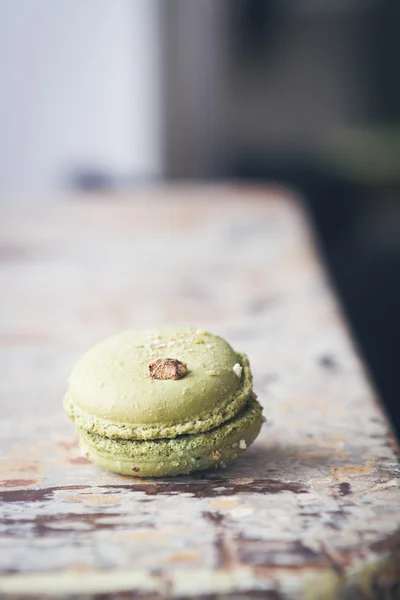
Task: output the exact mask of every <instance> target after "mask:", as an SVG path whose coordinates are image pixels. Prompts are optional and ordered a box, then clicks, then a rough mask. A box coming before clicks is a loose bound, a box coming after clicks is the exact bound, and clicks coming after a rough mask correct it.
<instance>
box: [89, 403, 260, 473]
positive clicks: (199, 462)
mask: <svg viewBox="0 0 400 600" xmlns="http://www.w3.org/2000/svg"><path fill="white" fill-rule="evenodd" d="M261 413H262V407H261V405H260V404H259V402H258V401H257V399H256V397H255V396H254V395H253V394H251V395H250V397H249V399H248V402H247V404H246V406H245V407H243V408H242V409H241V410H240V411H239V412H238V413H237V414H236V415H235V416H234V417H233V418H231V419H230V420H228V421H226V422H224V423H223V424H221V425H219V426H217V427H214V428H213V429H211V430H210V431H207V432H202V433H196V434H186V435H179V436H177V437H174V438H170V439H153V440H142V441H140V440H128V439H110V438H108V437H106V436H102V435H99V434H97V433H93V432H89V431H87V430H85V429H81V428H79V427H78V434H79V437H80V443H81V446H82V448H83V452H84V454H86V455H87V456H88V458H89V459H90V460H92V461H93V462H94V463H96V464H98V465H99V466H101V467H103V468H105V469H108V470H110V471H113V472H116V473H121V474H124V475H134V476H139V477H140V476H142V477H146V476H148V475H151V476H168V475H176V474H183V473H189V472H191V471H197V470H202V469H207V468H210V467H213V466H217V465H219V464H220V465H222V466H223V467H224V466H225V463H226V462H227V461H229V460H232V459H235V458H237V457H238V456H239V455H240V454H243V452H244V451H245V450H246V448H247V447H248V446H250V444H252V443H253V441H254V440H255V439H256V437H257V435H258V434H259V431H260V429H261V425H262V414H261Z"/></svg>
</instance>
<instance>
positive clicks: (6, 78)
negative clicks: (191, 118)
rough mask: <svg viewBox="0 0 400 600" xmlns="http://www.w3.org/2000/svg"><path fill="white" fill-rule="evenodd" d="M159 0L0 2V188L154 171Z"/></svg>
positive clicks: (157, 163) (157, 162)
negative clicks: (81, 170)
mask: <svg viewBox="0 0 400 600" xmlns="http://www.w3.org/2000/svg"><path fill="white" fill-rule="evenodd" d="M158 2H159V0H0V192H4V191H9V190H10V191H11V190H20V189H29V190H42V189H44V190H46V189H52V188H56V187H57V186H60V185H62V184H63V182H64V181H65V177H66V176H68V174H69V173H70V172H71V171H72V170H73V169H74V168H75V167H87V166H89V167H92V168H106V169H108V170H111V171H112V172H113V173H114V174H116V175H118V174H130V175H132V174H133V175H139V176H148V175H150V176H151V175H154V174H156V175H157V174H159V173H160V172H161V170H162V158H161V149H162V143H161V122H160V120H161V112H160V94H161V89H160V41H159V40H160V16H159V14H160V13H159V9H160V7H159V4H158Z"/></svg>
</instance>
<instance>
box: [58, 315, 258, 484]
mask: <svg viewBox="0 0 400 600" xmlns="http://www.w3.org/2000/svg"><path fill="white" fill-rule="evenodd" d="M64 408H65V411H66V413H67V415H68V416H69V417H70V418H71V419H72V420H73V421H74V422H75V425H76V428H77V433H78V436H79V439H80V444H81V450H82V453H83V454H84V455H86V456H87V458H88V459H89V460H91V461H92V462H93V463H95V464H97V465H99V466H100V467H103V468H105V469H107V470H109V471H113V472H115V473H120V474H123V475H131V476H138V477H161V476H171V475H179V474H187V473H190V472H192V471H199V470H202V469H208V468H210V467H215V466H222V467H225V466H226V464H227V462H228V461H230V460H233V459H236V458H237V457H239V456H240V455H241V454H242V453H243V452H244V451H245V450H246V448H248V447H249V446H250V445H251V444H252V443H253V442H254V440H255V439H256V437H257V436H258V434H259V432H260V429H261V425H262V422H263V417H262V408H261V405H260V404H259V402H258V401H257V399H256V396H255V394H254V392H253V387H252V375H251V370H250V366H249V361H248V359H247V356H246V355H245V354H239V353H237V352H235V351H234V350H233V349H232V348H231V346H230V345H229V344H228V343H227V342H226V341H225V340H224V339H222V338H221V337H219V336H216V335H214V334H212V333H209V332H206V331H204V330H203V329H196V328H194V327H179V326H165V327H158V328H154V329H143V330H129V331H125V332H123V333H120V334H118V335H114V336H112V337H109V338H107V339H106V340H104V341H102V342H100V343H99V344H97V345H95V346H93V347H92V348H91V349H90V350H89V351H88V352H86V354H84V355H83V357H82V358H81V359H80V360H79V361H78V363H77V364H76V366H75V367H74V369H73V371H72V373H71V376H70V379H69V389H68V392H67V394H66V396H65V398H64Z"/></svg>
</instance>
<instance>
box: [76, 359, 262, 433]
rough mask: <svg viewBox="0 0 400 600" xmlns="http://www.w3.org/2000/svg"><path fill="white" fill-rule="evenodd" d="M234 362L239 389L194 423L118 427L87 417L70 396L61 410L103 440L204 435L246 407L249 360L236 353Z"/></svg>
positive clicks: (207, 410) (198, 415)
mask: <svg viewBox="0 0 400 600" xmlns="http://www.w3.org/2000/svg"><path fill="white" fill-rule="evenodd" d="M236 359H237V363H238V364H240V366H241V367H242V372H241V376H240V382H239V387H238V388H237V389H236V390H235V391H234V393H233V394H232V395H230V396H228V397H227V398H224V399H223V400H220V401H219V403H218V405H217V406H215V407H214V409H213V410H212V412H211V413H210V408H209V407H208V406H207V408H206V410H204V411H199V412H198V414H197V415H196V419H192V418H191V419H188V420H186V421H185V420H184V421H181V422H178V423H176V422H174V421H173V419H172V418H171V420H170V422H164V423H162V424H157V425H155V424H151V423H137V422H135V423H134V424H133V423H127V422H125V423H124V422H122V423H120V422H117V421H115V420H110V419H104V418H101V417H99V416H96V415H93V414H89V413H88V412H86V411H85V410H84V409H83V408H82V407H81V406H79V404H77V402H74V400H73V397H72V395H71V393H70V392H69V393H67V394H66V396H65V398H64V410H65V412H66V413H67V415H68V416H69V418H70V419H72V420H73V421H75V423H76V426H77V427H78V428H79V429H80V430H85V431H88V432H90V433H94V434H98V435H100V436H105V437H106V438H109V439H127V440H134V439H136V440H151V439H154V440H155V439H163V438H175V437H177V436H179V435H184V434H197V433H202V432H206V431H209V430H210V429H213V428H215V427H218V426H219V425H221V423H224V422H225V421H228V420H230V419H232V417H234V416H235V415H236V414H237V413H238V412H239V411H240V410H241V409H242V408H243V407H244V406H245V404H246V402H247V401H248V399H249V397H250V396H251V394H252V384H253V379H252V374H251V371H250V366H249V361H248V358H247V356H246V355H245V354H238V353H237V354H236ZM206 377H210V378H214V376H213V375H206ZM216 380H217V379H216ZM156 385H157V383H156Z"/></svg>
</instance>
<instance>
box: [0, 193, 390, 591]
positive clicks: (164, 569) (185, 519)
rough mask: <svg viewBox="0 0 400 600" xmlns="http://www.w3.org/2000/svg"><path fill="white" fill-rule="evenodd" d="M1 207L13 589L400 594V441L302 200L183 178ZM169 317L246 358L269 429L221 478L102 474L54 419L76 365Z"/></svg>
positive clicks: (8, 559)
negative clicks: (118, 337) (103, 343)
mask: <svg viewBox="0 0 400 600" xmlns="http://www.w3.org/2000/svg"><path fill="white" fill-rule="evenodd" d="M2 213H3V214H2V225H1V227H2V232H1V245H0V259H1V262H0V274H1V280H2V297H1V305H2V311H1V313H2V317H1V318H2V322H1V335H0V342H1V344H0V351H1V356H0V364H1V369H2V376H1V381H0V386H1V414H2V419H1V423H0V438H1V448H2V449H1V460H0V479H1V482H0V485H1V491H0V500H1V512H0V533H1V538H0V568H1V576H0V596H1V597H24V596H35V597H37V598H43V597H44V596H45V595H46V597H52V596H58V595H64V596H68V597H72V596H74V595H79V597H92V598H94V597H95V598H96V599H97V598H101V597H104V596H103V594H104V595H107V594H108V593H112V594H114V595H113V597H124V598H125V597H131V596H132V597H142V596H143V597H149V598H159V597H181V596H182V597H207V598H213V597H217V596H218V597H223V598H247V597H248V598H252V597H261V598H271V599H274V600H275V599H279V598H302V597H304V598H309V599H317V598H320V599H324V600H325V599H329V598H336V597H338V598H341V599H345V598H346V599H349V598H357V599H361V598H398V597H399V596H398V594H399V593H400V592H399V589H400V576H399V571H400V562H399V551H400V535H399V525H400V508H399V504H400V491H399V480H398V473H399V472H398V465H397V459H396V453H397V451H398V448H397V445H396V441H395V439H394V438H393V435H392V434H391V432H390V428H389V426H388V422H387V420H386V417H385V415H384V414H383V411H382V408H381V406H380V404H379V402H378V401H377V399H376V397H375V394H374V392H373V391H372V389H371V385H370V383H369V382H368V380H367V377H366V374H365V371H364V369H363V365H362V363H361V362H360V359H359V357H358V355H357V352H356V350H355V348H354V345H353V343H352V341H351V339H350V337H349V333H348V329H347V328H346V325H345V323H344V321H343V317H342V315H341V314H340V310H339V308H338V304H337V301H336V299H335V296H334V294H333V293H332V288H331V286H330V283H329V280H328V278H327V275H326V273H325V271H324V269H323V268H322V266H321V263H320V262H319V259H318V257H317V256H316V253H315V246H314V243H313V240H312V236H311V235H310V229H309V224H308V222H307V218H306V216H305V214H304V212H303V210H302V208H301V205H300V203H299V202H298V200H296V198H294V197H291V196H290V195H289V194H287V193H286V192H283V191H281V190H266V189H260V188H259V189H257V188H252V189H249V188H242V189H240V188H230V187H221V188H219V187H214V188H213V187H193V188H185V187H177V188H165V189H164V188H162V189H160V190H142V191H135V192H132V193H121V194H116V195H109V196H107V195H105V196H102V197H100V196H99V197H95V196H86V197H79V198H63V199H58V200H52V201H33V200H32V202H29V203H28V202H25V203H18V202H14V203H13V204H9V205H8V204H5V205H4V204H3V209H2ZM170 322H177V323H193V324H195V325H199V326H201V327H206V328H209V329H211V330H213V331H215V332H216V333H220V334H222V335H223V336H225V337H226V338H227V339H228V340H230V342H231V343H232V344H233V345H234V347H235V348H238V349H240V350H243V351H245V352H247V353H248V354H249V356H250V359H251V363H252V367H253V371H254V376H255V389H256V391H257V393H258V394H259V397H260V399H261V401H262V403H263V404H264V405H265V414H266V416H267V417H268V422H267V423H266V424H265V425H264V426H263V430H262V434H261V436H260V438H259V440H258V441H257V443H256V444H255V445H254V446H253V447H252V448H251V449H250V450H249V452H248V453H247V454H246V455H245V457H243V458H242V459H241V460H239V461H237V462H236V463H235V464H232V465H230V466H229V467H228V468H227V469H226V470H224V469H221V470H213V471H211V472H206V473H203V474H198V475H195V476H193V477H180V478H175V479H161V480H144V479H142V480H140V479H135V480H134V479H129V478H124V477H122V476H118V475H113V474H110V473H107V472H105V471H102V470H100V469H98V468H96V467H94V466H92V465H91V464H90V463H89V462H87V460H86V459H85V458H83V457H81V456H80V453H79V448H78V446H77V442H76V437H75V433H74V429H73V426H72V424H71V423H70V422H69V421H68V420H67V419H66V418H65V417H64V415H63V413H62V408H61V399H62V396H63V393H64V392H65V389H66V385H67V383H66V381H67V377H68V374H69V371H70V369H71V368H72V366H73V364H74V362H75V361H76V360H77V358H78V357H79V355H80V354H81V352H83V351H84V350H85V349H86V348H87V347H88V346H89V345H90V344H92V343H93V342H96V341H97V340H99V339H101V338H102V337H103V336H105V335H107V334H110V333H113V332H115V331H118V330H121V329H123V328H127V327H135V326H145V325H152V324H158V323H170ZM385 594H386V595H385ZM396 594H397V595H396Z"/></svg>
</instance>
